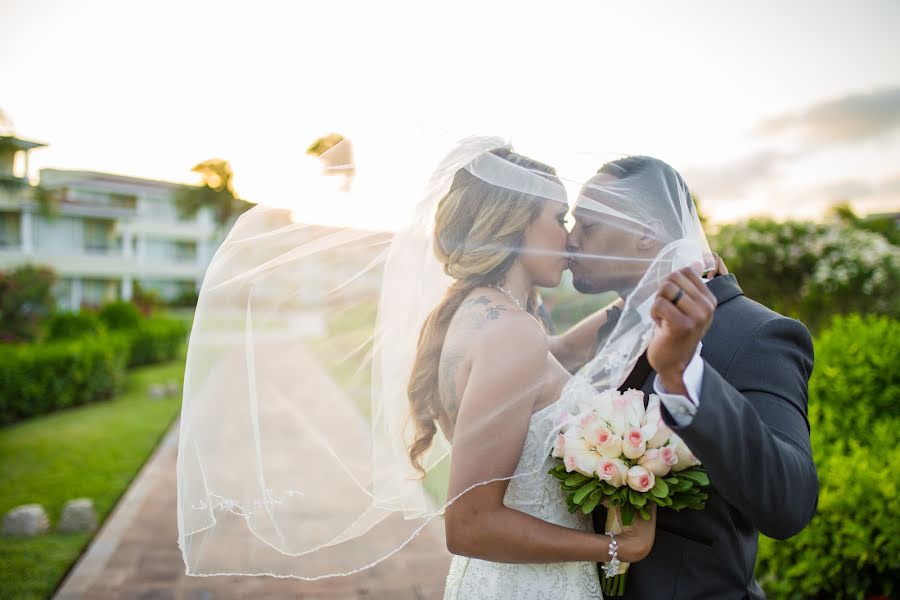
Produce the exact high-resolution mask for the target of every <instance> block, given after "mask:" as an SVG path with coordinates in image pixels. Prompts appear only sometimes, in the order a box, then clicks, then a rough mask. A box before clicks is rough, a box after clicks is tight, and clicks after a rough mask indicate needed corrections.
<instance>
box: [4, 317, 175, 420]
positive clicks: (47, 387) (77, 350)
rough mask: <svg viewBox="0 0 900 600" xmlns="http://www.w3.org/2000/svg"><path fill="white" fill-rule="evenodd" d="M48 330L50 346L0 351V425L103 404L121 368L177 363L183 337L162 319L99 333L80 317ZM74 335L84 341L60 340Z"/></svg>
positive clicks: (57, 320) (116, 386)
mask: <svg viewBox="0 0 900 600" xmlns="http://www.w3.org/2000/svg"><path fill="white" fill-rule="evenodd" d="M117 310H118V309H117ZM123 312H124V311H123ZM126 319H127V317H126ZM119 322H120V323H121V322H122V321H119ZM48 325H49V331H48V335H49V336H50V337H52V338H56V339H54V340H52V341H48V342H44V343H36V344H22V345H10V346H5V347H3V348H0V424H9V423H13V422H16V421H20V420H22V419H26V418H29V417H33V416H35V415H40V414H45V413H49V412H53V411H55V410H59V409H63V408H68V407H70V406H76V405H79V404H86V403H88V402H95V401H98V400H104V399H106V398H109V397H111V396H112V395H113V394H115V393H116V392H118V391H119V390H120V389H121V385H122V381H123V379H124V376H125V368H126V367H133V366H139V365H149V364H156V363H161V362H166V361H171V360H175V359H177V358H178V356H179V354H180V351H181V345H182V343H183V342H184V340H185V338H186V335H187V329H186V327H185V325H184V324H183V323H182V322H180V321H178V320H175V319H165V318H150V319H143V318H141V320H139V321H138V322H137V323H136V325H135V326H134V327H133V328H127V329H120V330H119V331H114V332H111V333H104V332H103V330H104V329H105V328H104V327H103V325H102V324H101V323H100V322H99V321H98V320H97V317H94V316H93V315H92V314H91V313H89V312H84V311H82V312H80V313H72V314H65V315H58V316H56V317H54V318H53V320H51V321H50V322H49V324H48ZM80 333H84V334H87V335H82V336H81V337H77V338H76V339H66V338H70V337H73V336H76V335H78V334H80Z"/></svg>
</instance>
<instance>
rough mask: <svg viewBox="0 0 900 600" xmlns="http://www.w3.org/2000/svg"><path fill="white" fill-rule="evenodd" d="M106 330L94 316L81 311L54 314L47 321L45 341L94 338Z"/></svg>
mask: <svg viewBox="0 0 900 600" xmlns="http://www.w3.org/2000/svg"><path fill="white" fill-rule="evenodd" d="M105 330H106V327H104V325H103V323H102V322H101V321H100V319H99V318H98V317H97V315H96V314H94V313H93V312H90V311H86V310H82V311H79V312H62V313H56V314H54V315H53V316H52V317H50V319H49V320H48V321H47V325H46V334H45V335H46V339H47V340H50V341H54V340H70V339H75V338H79V337H85V336H96V335H100V334H102V333H103V332H104V331H105Z"/></svg>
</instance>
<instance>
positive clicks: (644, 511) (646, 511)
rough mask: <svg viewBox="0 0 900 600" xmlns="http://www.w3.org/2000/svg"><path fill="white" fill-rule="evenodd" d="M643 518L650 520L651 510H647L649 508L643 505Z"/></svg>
mask: <svg viewBox="0 0 900 600" xmlns="http://www.w3.org/2000/svg"><path fill="white" fill-rule="evenodd" d="M641 518H642V519H644V520H645V521H649V520H650V511H649V510H647V508H646V507H644V506H642V507H641Z"/></svg>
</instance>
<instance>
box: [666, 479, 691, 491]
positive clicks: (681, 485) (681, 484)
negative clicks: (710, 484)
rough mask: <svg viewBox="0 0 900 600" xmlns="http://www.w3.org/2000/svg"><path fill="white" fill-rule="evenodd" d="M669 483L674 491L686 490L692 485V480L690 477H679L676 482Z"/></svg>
mask: <svg viewBox="0 0 900 600" xmlns="http://www.w3.org/2000/svg"><path fill="white" fill-rule="evenodd" d="M669 485H670V487H671V488H672V489H673V490H675V492H687V491H688V490H690V489H691V488H692V487H694V482H693V481H692V480H690V479H679V480H678V483H675V484H669Z"/></svg>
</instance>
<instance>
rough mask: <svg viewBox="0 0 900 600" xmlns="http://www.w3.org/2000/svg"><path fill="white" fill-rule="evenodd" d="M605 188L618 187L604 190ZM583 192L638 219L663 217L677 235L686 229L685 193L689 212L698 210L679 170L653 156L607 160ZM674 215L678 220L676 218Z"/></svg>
mask: <svg viewBox="0 0 900 600" xmlns="http://www.w3.org/2000/svg"><path fill="white" fill-rule="evenodd" d="M613 183H614V185H612V184H613ZM604 188H606V189H607V190H614V191H610V192H609V193H604ZM582 194H584V195H585V196H587V197H588V198H591V199H593V200H595V201H597V202H601V203H603V204H604V205H607V206H609V207H610V208H613V209H615V210H616V211H618V212H621V213H624V214H626V215H629V216H630V217H633V218H635V219H637V220H643V218H644V217H646V216H647V215H651V216H653V217H656V218H659V219H660V220H661V221H662V222H663V226H664V227H665V228H666V229H667V230H669V231H670V233H671V234H672V235H673V236H674V237H675V238H678V237H681V231H682V230H683V226H682V222H683V219H684V215H682V209H681V202H680V200H679V198H681V197H682V194H683V195H684V197H685V204H686V206H687V209H688V212H689V213H694V212H695V211H696V209H695V208H694V202H693V198H692V197H691V192H690V190H689V189H688V187H687V184H686V183H685V181H684V179H683V178H682V177H681V175H680V174H679V173H678V171H676V170H675V169H674V168H672V167H671V166H670V165H668V164H667V163H665V162H663V161H661V160H659V159H658V158H653V157H651V156H627V157H624V158H619V159H616V160H613V161H610V162H608V163H606V164H604V165H603V166H602V167H600V168H599V169H598V170H597V173H596V174H595V175H594V177H592V178H591V179H590V180H589V181H588V183H587V185H586V186H585V189H584V190H582ZM673 219H676V220H677V221H678V222H672V220H673Z"/></svg>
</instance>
